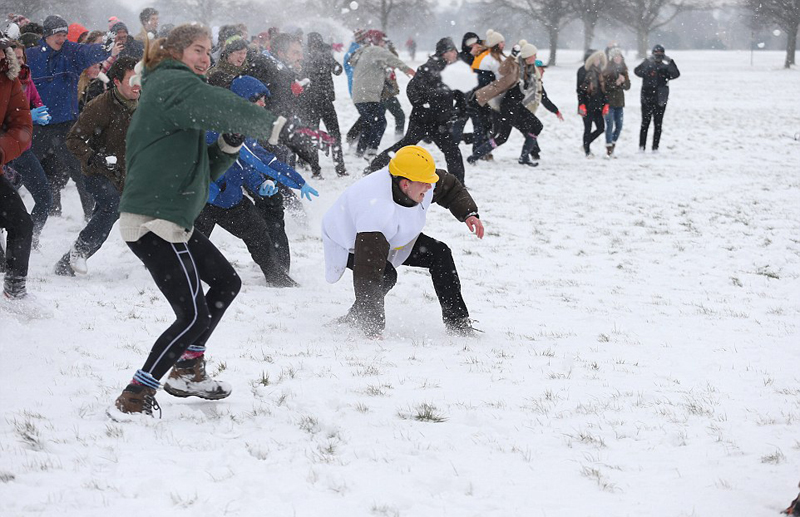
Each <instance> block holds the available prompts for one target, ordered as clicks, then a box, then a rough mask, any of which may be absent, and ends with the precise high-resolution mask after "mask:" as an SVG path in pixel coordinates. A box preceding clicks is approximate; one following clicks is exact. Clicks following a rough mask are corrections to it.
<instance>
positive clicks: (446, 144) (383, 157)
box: [369, 111, 464, 183]
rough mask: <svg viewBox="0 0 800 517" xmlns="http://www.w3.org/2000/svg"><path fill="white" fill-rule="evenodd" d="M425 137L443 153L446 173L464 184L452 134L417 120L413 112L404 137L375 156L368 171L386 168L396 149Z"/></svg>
mask: <svg viewBox="0 0 800 517" xmlns="http://www.w3.org/2000/svg"><path fill="white" fill-rule="evenodd" d="M426 137H428V138H430V139H431V140H433V142H434V143H435V144H436V146H437V147H438V148H439V149H440V150H441V151H442V152H443V153H444V158H445V160H446V161H447V172H449V173H450V174H452V175H454V176H455V177H456V178H458V181H460V182H461V183H464V161H463V159H462V156H461V150H460V149H459V148H458V144H457V143H456V141H455V140H453V134H452V133H451V132H450V130H449V128H448V127H447V126H446V125H444V124H439V123H438V122H427V121H423V120H419V119H418V118H416V117H414V112H413V111H412V112H411V119H410V120H409V122H408V132H407V133H406V136H404V137H403V138H402V139H400V141H399V142H397V143H396V144H394V145H393V146H391V147H390V148H388V149H386V150H384V151H383V152H382V153H381V154H379V155H378V156H376V157H375V159H374V160H372V163H370V165H369V171H370V172H374V171H377V170H379V169H382V168H384V167H386V166H387V165H388V164H389V161H390V160H391V159H392V156H393V155H394V153H395V152H396V151H397V150H398V149H400V148H401V147H405V146H407V145H416V144H417V143H419V141H420V140H422V139H423V138H426Z"/></svg>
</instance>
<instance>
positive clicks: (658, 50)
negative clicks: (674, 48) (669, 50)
mask: <svg viewBox="0 0 800 517" xmlns="http://www.w3.org/2000/svg"><path fill="white" fill-rule="evenodd" d="M664 52H665V51H664V45H656V46H655V47H653V54H663V53H664Z"/></svg>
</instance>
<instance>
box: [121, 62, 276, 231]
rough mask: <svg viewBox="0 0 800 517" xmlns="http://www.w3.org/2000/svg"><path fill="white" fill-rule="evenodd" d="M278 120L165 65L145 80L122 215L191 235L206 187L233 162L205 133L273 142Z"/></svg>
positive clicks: (131, 136) (130, 139) (177, 65)
mask: <svg viewBox="0 0 800 517" xmlns="http://www.w3.org/2000/svg"><path fill="white" fill-rule="evenodd" d="M274 122H275V116H274V115H273V114H272V113H270V112H269V111H267V110H265V109H264V108H262V107H260V106H257V105H255V104H253V103H250V102H248V101H246V100H245V99H242V98H241V97H239V96H238V95H236V94H235V93H233V92H231V91H230V90H225V89H223V88H217V87H215V86H211V85H209V84H207V83H206V79H205V78H204V77H202V76H200V75H197V74H195V73H194V72H192V71H191V70H190V69H189V67H187V66H186V65H184V64H183V63H181V62H179V61H175V60H172V59H165V60H164V61H162V62H161V63H159V64H158V65H156V67H155V68H153V69H152V70H145V72H144V74H143V75H142V94H141V97H140V99H139V107H138V108H137V109H136V112H134V114H133V117H132V119H131V123H130V126H129V127H128V135H127V145H126V152H125V162H126V170H127V176H126V178H125V188H124V190H123V191H122V200H121V202H120V205H119V211H120V212H128V213H132V214H140V215H146V216H150V217H155V218H157V219H165V220H167V221H171V222H173V223H175V224H177V225H179V226H181V227H183V228H186V229H190V228H192V226H193V225H194V220H195V218H196V217H197V216H198V215H199V214H200V211H201V210H202V209H203V207H204V206H205V204H206V201H207V199H208V186H209V183H210V182H211V181H213V180H216V179H217V178H219V177H220V176H222V174H223V173H224V172H225V171H226V170H227V169H228V168H229V167H230V166H231V165H233V163H234V162H235V161H236V158H237V156H238V154H236V155H232V154H227V153H224V152H223V151H222V150H221V149H220V148H219V146H218V145H217V144H216V143H214V144H212V145H207V144H206V139H205V135H206V130H211V131H217V132H219V133H241V134H244V135H247V136H250V137H253V138H256V139H265V140H266V139H268V138H269V137H270V135H271V133H272V129H273V123H274Z"/></svg>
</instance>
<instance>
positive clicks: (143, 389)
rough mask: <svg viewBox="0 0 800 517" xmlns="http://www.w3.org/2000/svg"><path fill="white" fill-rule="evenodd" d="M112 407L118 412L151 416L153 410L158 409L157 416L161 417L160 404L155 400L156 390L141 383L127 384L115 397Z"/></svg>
mask: <svg viewBox="0 0 800 517" xmlns="http://www.w3.org/2000/svg"><path fill="white" fill-rule="evenodd" d="M114 407H116V408H117V410H118V411H119V412H120V413H126V414H129V415H135V414H143V415H150V416H153V410H154V409H157V410H158V418H161V406H159V405H158V402H156V390H154V389H153V388H148V387H147V386H142V385H141V384H128V386H127V387H126V388H125V389H124V390H122V394H121V395H120V396H119V397H117V400H116V401H115V402H114Z"/></svg>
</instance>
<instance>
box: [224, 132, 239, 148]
mask: <svg viewBox="0 0 800 517" xmlns="http://www.w3.org/2000/svg"><path fill="white" fill-rule="evenodd" d="M222 140H223V141H224V142H225V143H226V144H228V145H229V146H231V147H239V146H240V145H242V144H243V143H244V135H240V134H239V133H223V134H222Z"/></svg>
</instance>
